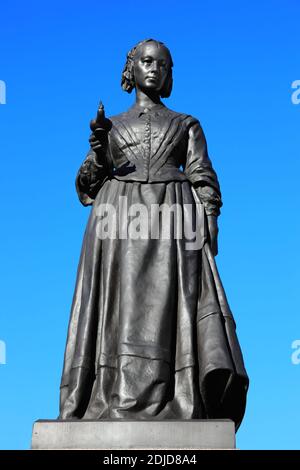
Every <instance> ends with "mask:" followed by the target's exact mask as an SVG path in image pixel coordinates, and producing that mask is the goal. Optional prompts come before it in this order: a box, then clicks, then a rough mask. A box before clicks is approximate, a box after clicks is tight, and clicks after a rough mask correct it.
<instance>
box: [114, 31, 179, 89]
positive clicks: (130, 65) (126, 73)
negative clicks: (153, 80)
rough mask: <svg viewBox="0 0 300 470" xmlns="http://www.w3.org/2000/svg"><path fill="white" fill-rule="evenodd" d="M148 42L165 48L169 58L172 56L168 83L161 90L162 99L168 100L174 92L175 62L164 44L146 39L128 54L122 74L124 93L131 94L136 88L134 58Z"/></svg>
mask: <svg viewBox="0 0 300 470" xmlns="http://www.w3.org/2000/svg"><path fill="white" fill-rule="evenodd" d="M147 42H155V43H156V44H159V45H160V46H163V47H164V48H165V49H166V50H167V52H168V54H169V56H170V67H169V73H168V75H167V77H166V81H165V83H164V86H163V88H162V89H161V90H160V96H161V97H162V98H168V97H169V96H170V94H171V92H172V85H173V77H172V67H173V61H172V56H171V53H170V51H169V49H168V48H167V47H166V46H165V44H164V43H163V42H160V41H156V40H155V39H145V40H144V41H140V42H138V43H137V44H136V45H135V46H134V47H133V48H132V49H130V51H129V52H128V54H127V60H126V64H125V67H124V69H123V72H122V79H121V87H122V89H123V90H124V91H127V93H131V92H132V90H133V89H134V88H135V78H134V56H135V53H136V51H137V49H138V48H139V47H140V46H142V45H143V44H145V43H147Z"/></svg>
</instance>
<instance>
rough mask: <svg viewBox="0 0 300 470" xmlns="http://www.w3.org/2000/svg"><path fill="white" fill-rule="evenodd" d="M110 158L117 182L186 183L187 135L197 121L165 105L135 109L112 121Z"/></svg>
mask: <svg viewBox="0 0 300 470" xmlns="http://www.w3.org/2000/svg"><path fill="white" fill-rule="evenodd" d="M111 122H112V129H111V131H110V133H109V145H108V150H109V154H108V155H109V158H110V162H111V165H112V167H113V175H114V177H115V178H117V179H123V180H131V181H141V182H150V183H151V182H161V181H172V180H173V181H174V180H175V181H178V180H183V181H184V180H187V179H188V177H187V176H186V175H185V173H184V172H183V171H181V168H182V167H183V166H184V165H185V159H186V154H187V147H188V140H189V138H188V131H189V129H190V127H191V126H192V124H195V123H196V122H197V121H196V120H195V119H194V118H193V117H192V116H189V115H187V114H181V113H176V112H174V111H171V110H170V109H168V108H166V107H165V106H163V105H155V106H154V107H153V108H151V109H150V110H148V109H143V108H141V107H140V106H137V105H135V106H133V107H132V108H131V109H130V110H129V111H127V112H125V113H122V114H119V115H118V116H114V117H112V118H111Z"/></svg>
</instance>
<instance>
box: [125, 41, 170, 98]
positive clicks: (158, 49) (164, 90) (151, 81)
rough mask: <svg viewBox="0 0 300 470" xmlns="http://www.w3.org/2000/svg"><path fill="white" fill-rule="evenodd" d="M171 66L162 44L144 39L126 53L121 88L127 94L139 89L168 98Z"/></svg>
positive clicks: (166, 49) (168, 53) (166, 50)
mask: <svg viewBox="0 0 300 470" xmlns="http://www.w3.org/2000/svg"><path fill="white" fill-rule="evenodd" d="M172 66H173V61H172V57H171V53H170V51H169V49H168V48H167V47H166V46H165V45H164V44H163V43H162V42H159V41H155V40H154V39H146V40H144V41H141V42H139V43H138V44H136V46H134V47H133V48H132V49H131V50H130V51H129V52H128V54H127V61H126V64H125V67H124V70H123V73H122V80H121V86H122V88H123V90H124V91H127V92H128V93H131V91H132V90H133V89H134V88H139V89H142V90H144V91H146V92H147V91H148V92H155V93H158V94H159V96H161V97H162V98H168V97H169V96H170V94H171V91H172V84H173V79H172Z"/></svg>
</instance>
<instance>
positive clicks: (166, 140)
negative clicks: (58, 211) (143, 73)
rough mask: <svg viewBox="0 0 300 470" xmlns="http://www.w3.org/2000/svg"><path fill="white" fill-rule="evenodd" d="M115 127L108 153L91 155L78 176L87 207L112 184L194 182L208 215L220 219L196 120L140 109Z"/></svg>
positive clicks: (117, 118) (217, 192) (215, 186)
mask: <svg viewBox="0 0 300 470" xmlns="http://www.w3.org/2000/svg"><path fill="white" fill-rule="evenodd" d="M110 121H111V129H110V131H109V133H108V144H107V147H106V149H105V152H103V153H102V154H101V155H100V158H99V155H98V156H97V158H96V154H95V152H94V150H92V149H91V150H90V151H89V152H88V154H87V157H86V159H85V161H84V162H83V164H82V166H81V168H80V169H79V172H78V175H77V179H76V187H77V192H78V195H79V198H80V201H81V202H82V203H83V204H84V205H89V204H92V203H93V200H94V199H95V197H96V195H97V193H98V192H99V190H100V188H101V186H102V184H103V183H104V182H105V181H106V180H107V179H112V178H116V179H118V180H123V181H138V182H141V183H157V182H168V181H190V183H191V184H192V185H193V186H194V187H195V189H196V190H197V192H198V193H199V197H200V199H201V201H202V202H203V204H204V206H205V209H206V213H207V214H213V215H218V214H219V208H220V207H221V205H222V202H221V193H220V187H219V182H218V178H217V175H216V173H215V171H214V169H213V167H212V163H211V160H210V158H209V156H208V153H207V145H206V139H205V136H204V133H203V130H202V128H201V125H200V123H199V121H198V120H197V119H196V118H194V117H193V116H191V115H189V114H184V113H178V112H175V111H172V110H171V109H169V108H167V107H166V106H164V105H163V104H157V105H154V106H153V107H152V108H151V109H145V108H142V107H141V106H139V105H137V104H135V105H134V106H132V107H131V108H130V109H129V110H128V111H126V112H124V113H121V114H118V115H116V116H112V117H111V118H110Z"/></svg>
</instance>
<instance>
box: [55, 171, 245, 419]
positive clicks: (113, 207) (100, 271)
mask: <svg viewBox="0 0 300 470" xmlns="http://www.w3.org/2000/svg"><path fill="white" fill-rule="evenodd" d="M158 208H159V209H160V211H158V210H157V209H158ZM170 208H171V209H172V210H168V209H170ZM174 208H175V209H174ZM164 210H165V212H163V211H164ZM157 214H158V215H157ZM205 225H206V218H205V212H204V209H203V206H202V204H201V203H200V201H199V199H198V198H197V193H196V191H195V189H194V188H192V186H191V184H190V183H189V182H188V181H172V182H161V183H140V182H132V181H131V182H129V181H127V182H126V181H119V180H117V179H111V180H107V181H106V182H105V183H104V184H103V186H102V187H101V189H100V191H99V193H98V195H97V197H96V199H95V201H94V203H93V207H92V210H91V213H90V217H89V221H88V224H87V228H86V231H85V236H84V240H83V245H82V251H81V257H80V261H79V266H78V272H77V280H76V286H75V292H74V298H73V304H72V309H71V318H70V323H69V331H68V338H67V345H66V351H65V359H64V370H63V375H62V381H61V402H60V419H73V418H79V419H96V420H98V419H120V418H121V419H195V418H197V419H199V418H230V419H233V420H234V421H235V423H236V427H238V426H239V424H240V422H241V420H242V417H243V414H244V410H245V403H246V393H247V388H248V377H247V374H246V371H245V368H244V363H243V358H242V353H241V350H240V347H239V343H238V339H237V336H236V333H235V323H234V319H233V316H232V313H231V311H230V308H229V305H228V303H227V300H226V296H225V292H224V289H223V287H222V284H221V281H220V278H219V275H218V272H217V268H216V265H215V260H214V257H213V255H212V253H211V250H210V247H209V244H208V241H207V237H206V229H205ZM150 229H151V230H150ZM150 232H151V233H150ZM195 234H196V235H195Z"/></svg>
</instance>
